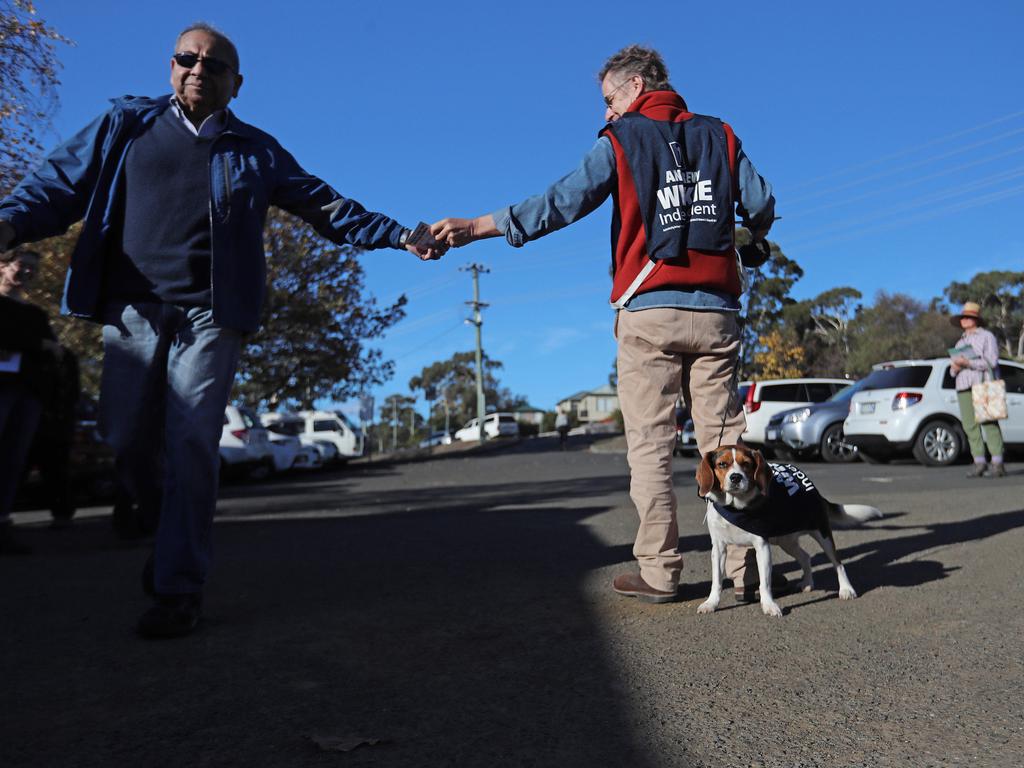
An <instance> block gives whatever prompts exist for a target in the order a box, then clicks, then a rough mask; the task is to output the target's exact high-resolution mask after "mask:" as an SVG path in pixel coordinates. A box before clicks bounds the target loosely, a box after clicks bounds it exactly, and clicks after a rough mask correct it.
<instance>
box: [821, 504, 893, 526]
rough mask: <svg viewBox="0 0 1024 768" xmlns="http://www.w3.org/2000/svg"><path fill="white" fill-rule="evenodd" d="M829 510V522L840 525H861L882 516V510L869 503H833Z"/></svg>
mask: <svg viewBox="0 0 1024 768" xmlns="http://www.w3.org/2000/svg"><path fill="white" fill-rule="evenodd" d="M828 512H829V515H828V517H829V522H831V523H833V524H838V525H860V524H861V523H865V522H867V521H868V520H878V519H879V518H881V517H882V513H881V511H879V510H877V509H875V508H874V507H869V506H868V505H867V504H833V505H832V506H830V507H829V510H828Z"/></svg>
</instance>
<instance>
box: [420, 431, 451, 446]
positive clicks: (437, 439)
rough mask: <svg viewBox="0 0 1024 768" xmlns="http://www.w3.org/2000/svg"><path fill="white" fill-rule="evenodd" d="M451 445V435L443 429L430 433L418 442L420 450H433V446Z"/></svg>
mask: <svg viewBox="0 0 1024 768" xmlns="http://www.w3.org/2000/svg"><path fill="white" fill-rule="evenodd" d="M451 444H452V433H451V432H445V431H444V430H443V429H442V430H441V431H439V432H431V433H430V434H429V435H427V436H426V437H425V438H423V439H422V440H420V448H433V447H434V446H435V445H451Z"/></svg>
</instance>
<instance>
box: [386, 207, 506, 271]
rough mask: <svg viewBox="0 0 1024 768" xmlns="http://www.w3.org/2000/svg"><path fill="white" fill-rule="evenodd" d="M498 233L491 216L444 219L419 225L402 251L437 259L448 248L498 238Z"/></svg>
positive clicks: (426, 258)
mask: <svg viewBox="0 0 1024 768" xmlns="http://www.w3.org/2000/svg"><path fill="white" fill-rule="evenodd" d="M500 234H501V233H500V232H499V231H498V228H497V227H496V226H495V224H494V217H493V216H491V215H489V214H488V215H487V216H478V217H476V218H475V219H455V218H447V219H441V220H440V221H437V222H434V223H433V224H430V225H427V224H424V223H423V222H420V223H419V224H417V225H416V229H414V230H412V232H410V233H409V236H408V237H407V238H406V240H405V248H406V250H407V251H409V252H410V253H414V254H415V255H416V256H418V257H419V258H420V259H422V260H423V261H434V260H437V259H440V258H441V257H442V256H444V254H445V253H446V252H447V251H448V249H449V248H458V247H460V246H463V245H467V244H468V243H471V242H473V241H474V240H482V239H484V238H486V237H497V236H498V235H500Z"/></svg>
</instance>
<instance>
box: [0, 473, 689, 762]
mask: <svg viewBox="0 0 1024 768" xmlns="http://www.w3.org/2000/svg"><path fill="white" fill-rule="evenodd" d="M623 482H624V481H623V479H622V478H604V479H594V478H588V479H582V480H570V481H559V482H549V483H532V482H529V481H528V480H524V481H523V482H521V483H511V482H510V483H503V484H499V485H496V486H492V487H489V488H488V493H487V494H485V495H483V496H482V497H480V498H473V497H472V495H470V489H469V488H468V487H466V488H461V489H455V490H454V491H453V489H452V488H450V487H448V488H441V489H437V492H436V493H435V492H434V490H432V489H423V488H419V489H415V490H410V491H402V490H397V491H392V492H389V493H387V494H358V493H356V494H346V504H351V505H353V507H355V506H358V505H360V504H362V505H366V507H364V508H370V509H372V508H374V505H375V504H380V503H384V504H395V505H401V504H402V503H404V502H405V501H407V500H408V501H411V500H412V499H413V497H415V499H416V501H417V509H416V510H415V511H410V512H405V511H393V512H391V513H390V514H353V515H350V516H342V517H333V518H327V519H317V520H301V519H300V520H296V519H289V517H288V515H287V514H286V513H285V512H286V510H284V509H281V510H279V511H280V512H282V514H281V515H280V516H279V517H278V518H277V519H274V520H270V521H258V522H254V521H248V522H244V523H242V522H239V523H234V524H221V525H218V526H217V527H216V528H217V533H216V536H217V542H216V543H217V556H216V573H215V574H214V575H213V579H212V581H211V585H210V589H209V592H208V594H207V623H206V626H205V627H204V628H203V629H202V630H201V631H200V632H199V633H197V634H196V635H194V636H192V637H189V638H186V639H183V640H179V641H171V642H164V643H144V642H142V641H140V640H138V639H136V638H135V637H134V635H133V634H132V632H131V625H132V622H133V620H134V618H135V617H136V616H137V614H138V613H139V612H141V611H142V610H143V609H144V608H145V606H146V603H145V601H144V600H143V598H142V596H141V593H139V591H138V586H137V585H138V569H139V568H140V567H141V565H142V562H143V560H144V559H145V548H136V549H133V550H129V551H126V552H120V553H119V552H111V551H104V550H103V549H102V548H100V547H97V544H98V542H100V541H101V540H103V538H104V537H106V536H109V531H108V529H107V526H108V525H109V523H107V521H105V520H96V521H82V523H81V525H79V526H77V527H76V528H75V529H72V530H71V531H67V532H63V531H62V532H49V531H44V530H40V529H33V530H29V531H28V532H27V533H28V534H29V536H30V543H33V544H36V545H37V546H38V549H39V552H38V554H37V555H35V556H33V557H30V558H22V559H17V560H16V559H13V558H8V559H5V560H3V561H0V578H2V580H3V583H4V584H5V589H4V591H3V594H2V597H0V614H2V615H3V616H4V619H5V621H4V625H5V630H4V632H3V633H0V655H2V659H3V661H2V662H0V670H2V675H3V680H4V683H3V686H2V693H0V701H2V702H3V711H4V713H5V715H4V717H3V719H2V722H3V726H2V728H3V731H4V735H3V737H2V738H0V763H2V764H3V765H4V766H15V765H19V766H20V765H62V766H78V765H81V766H93V765H157V766H163V765H166V766H180V765H274V766H278V765H282V766H288V765H322V764H324V765H326V764H330V765H337V764H339V761H342V760H343V761H344V764H345V765H371V764H372V765H385V766H406V765H407V766H441V765H446V766H447V765H467V766H477V765H480V766H494V765H507V766H529V765H595V766H603V765H629V766H632V767H633V768H645V766H649V765H657V764H663V761H662V760H659V759H655V758H654V757H653V756H651V755H649V754H648V752H647V750H646V745H645V744H642V743H636V741H635V740H634V736H633V729H632V724H633V723H634V722H635V719H636V715H635V713H631V712H630V710H629V693H630V691H631V690H632V687H633V686H635V685H636V684H637V683H636V682H635V681H633V680H630V679H624V677H623V671H622V669H621V668H620V667H619V666H618V665H616V664H615V663H613V656H612V653H611V651H610V650H609V647H608V646H607V644H606V641H605V638H604V636H603V630H602V626H601V622H600V621H599V620H598V618H597V616H596V614H595V609H596V604H597V602H598V600H599V598H595V597H594V595H593V594H592V593H591V592H588V590H587V588H586V581H587V577H588V575H589V574H590V573H591V572H593V571H594V570H595V569H598V568H602V567H605V566H608V565H612V564H616V563H625V562H628V561H630V560H631V555H630V548H629V546H608V545H607V544H605V543H603V542H601V541H600V540H598V539H597V538H596V537H595V536H593V535H592V533H591V532H590V530H589V529H588V527H587V526H586V525H583V524H581V523H582V522H583V521H585V520H586V519H587V518H590V517H592V516H594V515H598V514H601V513H604V512H606V511H607V510H608V509H609V507H607V506H602V505H600V504H599V503H597V504H593V505H591V506H575V507H567V506H566V505H563V504H560V503H559V501H560V500H561V499H563V498H566V499H567V498H569V497H570V496H571V497H572V498H573V499H575V500H577V503H580V502H579V500H580V499H581V498H584V499H586V498H596V497H599V496H602V495H604V494H607V493H609V492H610V491H612V490H621V488H622V484H623ZM460 492H461V493H464V494H466V495H467V496H468V497H469V498H467V499H466V500H464V502H463V503H462V504H460V505H458V506H455V507H453V506H451V505H450V504H448V503H446V501H445V499H448V498H452V497H456V498H457V497H458V494H459V493H460ZM382 495H383V496H384V497H385V501H384V502H380V501H376V499H377V497H379V496H382ZM371 496H372V497H373V498H370V497H371ZM301 498H302V499H306V498H307V497H306V496H305V495H303V496H302V497H301ZM315 498H316V495H315V492H314V494H313V495H312V496H311V497H310V500H309V502H308V503H309V504H310V505H311V507H310V508H312V506H315V505H316V504H317V503H318V502H317V501H315ZM294 501H295V500H294V499H293V500H291V501H289V502H287V509H289V510H294V509H295V504H294ZM275 503H276V502H275V500H274V499H273V498H271V499H270V504H271V506H273V505H274V504H275ZM509 503H516V504H529V505H531V506H528V507H519V506H517V507H514V508H507V506H506V505H508V504H509ZM582 503H583V504H587V502H586V501H585V500H584V501H583V502H582ZM282 504H284V502H282ZM55 536H56V538H55ZM59 541H63V542H64V543H63V544H60V543H59ZM76 542H77V545H78V546H76ZM601 589H602V592H601V594H602V595H604V594H606V593H605V591H604V590H605V587H604V585H603V584H602V585H601ZM600 599H604V598H603V597H602V598H600ZM315 735H320V736H329V737H341V738H346V737H356V738H365V739H379V740H382V743H380V744H378V745H375V746H363V747H360V748H359V749H357V750H355V751H353V752H351V753H347V754H344V755H341V754H337V753H325V752H321V751H320V749H319V748H318V747H317V746H316V745H315V744H314V742H313V740H312V737H313V736H315ZM672 757H673V764H681V765H685V764H686V763H687V762H688V761H687V759H686V757H685V755H684V754H681V753H680V754H675V755H673V756H672Z"/></svg>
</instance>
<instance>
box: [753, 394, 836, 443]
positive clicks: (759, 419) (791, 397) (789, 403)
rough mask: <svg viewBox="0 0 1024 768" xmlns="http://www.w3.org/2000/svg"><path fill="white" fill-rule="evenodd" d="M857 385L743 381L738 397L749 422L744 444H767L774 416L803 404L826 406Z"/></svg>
mask: <svg viewBox="0 0 1024 768" xmlns="http://www.w3.org/2000/svg"><path fill="white" fill-rule="evenodd" d="M853 383H854V382H853V381H851V380H850V379H774V380H771V381H743V382H740V386H739V397H740V400H741V401H742V402H743V413H744V415H745V416H746V419H747V431H746V432H744V433H743V442H744V443H747V444H748V445H754V446H755V447H761V446H763V445H764V444H765V429H766V428H767V427H768V422H769V421H770V420H771V418H772V416H774V415H775V414H776V413H779V412H780V411H788V410H791V409H793V408H799V407H800V406H802V405H811V404H812V403H823V402H825V401H826V400H828V399H829V398H830V397H832V395H834V394H835V393H836V392H839V391H841V390H844V389H846V388H847V387H848V386H850V385H851V384H853Z"/></svg>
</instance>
